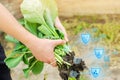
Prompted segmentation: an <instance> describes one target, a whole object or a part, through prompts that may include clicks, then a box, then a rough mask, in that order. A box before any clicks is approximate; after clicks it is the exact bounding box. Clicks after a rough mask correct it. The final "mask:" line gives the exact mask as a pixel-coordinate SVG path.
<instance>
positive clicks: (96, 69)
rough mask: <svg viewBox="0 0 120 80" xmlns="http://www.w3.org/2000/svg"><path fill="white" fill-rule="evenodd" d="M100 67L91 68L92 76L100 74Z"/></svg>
mask: <svg viewBox="0 0 120 80" xmlns="http://www.w3.org/2000/svg"><path fill="white" fill-rule="evenodd" d="M100 72H101V68H91V70H90V73H91V75H92V76H93V77H94V78H97V77H99V76H100Z"/></svg>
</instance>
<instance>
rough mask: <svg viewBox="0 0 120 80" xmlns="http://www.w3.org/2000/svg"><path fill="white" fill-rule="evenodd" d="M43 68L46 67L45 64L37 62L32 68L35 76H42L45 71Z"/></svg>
mask: <svg viewBox="0 0 120 80" xmlns="http://www.w3.org/2000/svg"><path fill="white" fill-rule="evenodd" d="M43 67H44V63H43V62H40V61H37V62H36V63H35V64H34V66H33V67H32V72H33V74H40V73H41V71H42V70H43Z"/></svg>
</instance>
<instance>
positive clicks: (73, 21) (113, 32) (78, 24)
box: [61, 15, 120, 52]
mask: <svg viewBox="0 0 120 80" xmlns="http://www.w3.org/2000/svg"><path fill="white" fill-rule="evenodd" d="M61 19H62V21H63V22H62V23H63V25H64V26H65V27H66V29H67V32H68V34H69V36H71V35H72V36H75V35H77V34H78V33H80V32H83V31H88V32H90V33H92V34H93V36H94V37H102V41H103V43H104V44H105V45H107V47H109V49H111V50H112V49H115V50H117V51H118V52H120V15H90V16H74V17H71V18H61Z"/></svg>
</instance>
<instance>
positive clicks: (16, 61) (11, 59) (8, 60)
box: [5, 54, 23, 68]
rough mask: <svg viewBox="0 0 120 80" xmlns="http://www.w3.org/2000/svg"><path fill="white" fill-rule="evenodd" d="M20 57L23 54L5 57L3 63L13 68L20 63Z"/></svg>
mask: <svg viewBox="0 0 120 80" xmlns="http://www.w3.org/2000/svg"><path fill="white" fill-rule="evenodd" d="M22 58H23V54H21V55H19V56H17V57H8V58H6V59H5V63H6V65H7V66H8V67H9V68H13V67H16V66H17V65H18V64H19V63H20V61H21V60H22Z"/></svg>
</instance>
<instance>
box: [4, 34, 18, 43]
mask: <svg viewBox="0 0 120 80" xmlns="http://www.w3.org/2000/svg"><path fill="white" fill-rule="evenodd" d="M5 39H6V40H7V41H9V42H13V43H18V42H19V41H18V40H16V39H15V38H13V37H12V36H10V35H6V36H5Z"/></svg>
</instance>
